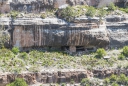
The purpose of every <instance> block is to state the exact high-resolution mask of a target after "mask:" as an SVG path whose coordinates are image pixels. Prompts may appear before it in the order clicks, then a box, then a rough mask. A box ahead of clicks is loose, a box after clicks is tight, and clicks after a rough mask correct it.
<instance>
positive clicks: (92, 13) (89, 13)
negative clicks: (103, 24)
mask: <svg viewBox="0 0 128 86" xmlns="http://www.w3.org/2000/svg"><path fill="white" fill-rule="evenodd" d="M95 14H96V9H95V8H94V7H88V10H87V12H86V16H90V17H94V16H95Z"/></svg>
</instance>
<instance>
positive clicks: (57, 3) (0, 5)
mask: <svg viewBox="0 0 128 86" xmlns="http://www.w3.org/2000/svg"><path fill="white" fill-rule="evenodd" d="M110 3H115V4H116V5H117V6H121V7H124V6H127V3H128V1H127V0H0V12H1V13H8V12H10V11H12V10H16V11H19V12H29V13H30V12H33V13H40V12H42V11H44V10H45V9H53V8H59V7H62V6H63V5H65V4H68V5H71V6H75V5H89V6H98V7H103V6H107V5H109V4H110Z"/></svg>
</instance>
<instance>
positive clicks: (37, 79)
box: [0, 69, 128, 86]
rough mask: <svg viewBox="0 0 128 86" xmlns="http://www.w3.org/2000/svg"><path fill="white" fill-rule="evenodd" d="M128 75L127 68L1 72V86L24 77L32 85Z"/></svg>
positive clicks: (77, 81)
mask: <svg viewBox="0 0 128 86" xmlns="http://www.w3.org/2000/svg"><path fill="white" fill-rule="evenodd" d="M122 73H123V74H125V75H128V70H127V69H97V70H93V71H89V70H60V71H52V70H50V71H48V70H46V71H43V72H40V73H22V74H10V73H4V74H0V86H5V85H6V84H7V83H10V82H12V81H14V80H15V78H24V80H25V81H26V82H27V84H29V85H32V84H35V83H43V84H45V83H70V81H71V80H73V81H74V82H76V83H79V82H80V81H81V80H82V79H83V78H93V77H97V78H100V79H103V78H106V77H109V76H111V75H112V74H116V75H120V74H122Z"/></svg>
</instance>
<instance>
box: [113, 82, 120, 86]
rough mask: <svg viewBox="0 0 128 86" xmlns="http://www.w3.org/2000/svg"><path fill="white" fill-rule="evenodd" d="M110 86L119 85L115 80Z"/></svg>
mask: <svg viewBox="0 0 128 86" xmlns="http://www.w3.org/2000/svg"><path fill="white" fill-rule="evenodd" d="M111 86H119V85H118V84H117V83H116V82H114V83H112V85H111Z"/></svg>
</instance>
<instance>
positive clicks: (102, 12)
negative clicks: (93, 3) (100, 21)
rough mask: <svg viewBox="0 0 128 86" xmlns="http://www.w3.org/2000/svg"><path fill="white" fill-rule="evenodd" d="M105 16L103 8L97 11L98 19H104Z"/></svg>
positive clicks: (105, 12)
mask: <svg viewBox="0 0 128 86" xmlns="http://www.w3.org/2000/svg"><path fill="white" fill-rule="evenodd" d="M106 14H107V11H106V10H104V9H103V8H100V9H99V10H98V16H99V17H104V16H105V15H106Z"/></svg>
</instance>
